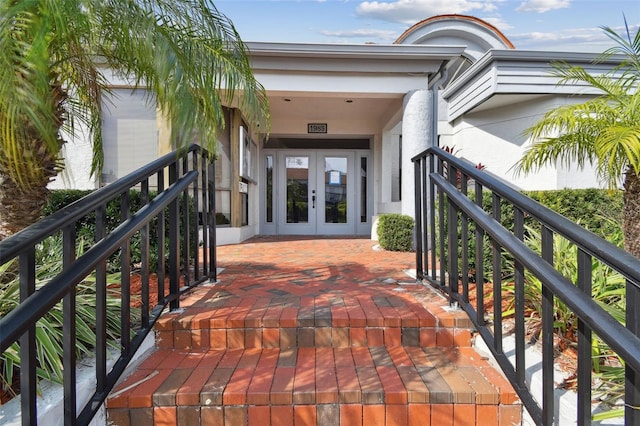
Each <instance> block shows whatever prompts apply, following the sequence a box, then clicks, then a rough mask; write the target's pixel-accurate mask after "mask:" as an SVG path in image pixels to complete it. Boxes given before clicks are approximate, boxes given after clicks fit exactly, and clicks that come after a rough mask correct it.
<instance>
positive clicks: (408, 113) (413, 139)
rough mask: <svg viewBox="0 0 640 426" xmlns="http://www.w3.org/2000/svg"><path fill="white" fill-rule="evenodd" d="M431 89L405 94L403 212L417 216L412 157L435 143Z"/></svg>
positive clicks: (403, 116)
mask: <svg viewBox="0 0 640 426" xmlns="http://www.w3.org/2000/svg"><path fill="white" fill-rule="evenodd" d="M431 97H432V92H431V91H430V90H426V89H425V90H415V91H413V92H409V93H407V94H406V95H405V96H404V104H403V115H402V214H406V215H409V216H411V217H414V216H415V205H414V202H413V200H414V187H415V185H414V176H413V168H414V166H413V163H412V162H411V158H412V157H414V156H415V155H416V154H419V153H420V152H422V151H424V150H425V149H427V148H428V147H429V146H431V144H433V143H435V142H433V141H432V139H433V138H432V137H431V120H432V111H431Z"/></svg>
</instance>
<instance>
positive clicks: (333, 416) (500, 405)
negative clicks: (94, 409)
mask: <svg viewBox="0 0 640 426" xmlns="http://www.w3.org/2000/svg"><path fill="white" fill-rule="evenodd" d="M107 407H108V416H109V420H110V422H112V423H113V424H116V425H125V426H126V425H136V426H139V425H147V424H148V425H151V424H185V425H186V424H188V425H198V424H202V425H205V424H206V425H218V424H220V425H222V424H231V425H247V424H248V425H253V424H259V425H270V424H273V425H276V424H279V425H294V424H295V425H297V424H311V425H316V424H317V425H331V424H336V425H337V424H344V425H375V424H387V425H393V424H398V425H410V424H416V425H429V424H433V425H441V424H456V425H457V424H469V425H472V424H492V425H504V424H518V423H519V422H520V418H521V417H520V416H521V405H520V403H519V402H518V399H517V397H516V394H515V393H514V391H513V389H512V387H511V386H510V385H509V384H508V382H507V381H506V380H505V379H504V378H503V377H502V376H501V375H500V374H499V373H498V372H496V371H495V370H494V369H493V367H491V365H490V364H489V363H488V362H487V360H485V359H483V358H481V357H480V356H479V355H478V353H477V352H475V350H474V349H472V348H418V347H401V346H396V347H392V348H387V347H383V346H380V347H371V348H367V347H357V348H328V347H319V348H293V349H280V348H265V349H257V348H251V349H210V350H200V351H194V350H192V351H189V352H187V351H183V350H176V349H157V350H156V351H155V352H154V353H153V354H151V355H150V356H149V357H148V358H147V359H146V360H145V361H143V363H142V364H141V365H140V367H139V368H138V369H137V370H136V371H135V372H134V373H133V374H132V375H131V376H129V377H128V378H126V379H125V380H124V381H123V382H122V383H120V384H119V385H118V386H117V387H116V388H115V389H114V392H113V393H112V394H111V396H110V397H109V399H108V400H107ZM385 422H386V423H385Z"/></svg>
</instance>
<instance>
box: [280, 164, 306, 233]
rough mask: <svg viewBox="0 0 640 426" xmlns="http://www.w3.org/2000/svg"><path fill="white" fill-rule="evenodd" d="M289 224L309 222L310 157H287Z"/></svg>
mask: <svg viewBox="0 0 640 426" xmlns="http://www.w3.org/2000/svg"><path fill="white" fill-rule="evenodd" d="M285 167H286V184H287V199H286V209H287V223H308V222H309V157H307V156H286V157H285Z"/></svg>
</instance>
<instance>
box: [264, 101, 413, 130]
mask: <svg viewBox="0 0 640 426" xmlns="http://www.w3.org/2000/svg"><path fill="white" fill-rule="evenodd" d="M269 103H270V107H271V116H272V118H273V120H274V121H276V122H277V121H278V120H280V119H283V118H286V119H287V120H296V121H301V122H305V123H307V122H308V123H313V122H331V121H334V120H350V121H353V122H373V123H381V122H382V123H384V122H386V121H388V120H389V119H390V118H391V116H392V115H394V114H395V113H396V112H397V111H398V110H399V109H400V108H402V97H401V96H399V95H393V96H392V95H388V96H386V97H362V96H353V95H349V94H338V95H335V94H334V95H333V96H314V95H310V94H287V93H274V94H269ZM274 130H275V129H274Z"/></svg>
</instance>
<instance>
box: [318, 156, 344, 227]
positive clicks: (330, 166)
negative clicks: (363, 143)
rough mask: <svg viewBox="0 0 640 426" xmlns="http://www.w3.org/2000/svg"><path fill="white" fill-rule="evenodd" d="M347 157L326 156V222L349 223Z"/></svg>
mask: <svg viewBox="0 0 640 426" xmlns="http://www.w3.org/2000/svg"><path fill="white" fill-rule="evenodd" d="M347 168H348V164H347V158H346V157H325V158H324V223H347V208H348V205H347V176H348V170H347Z"/></svg>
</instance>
